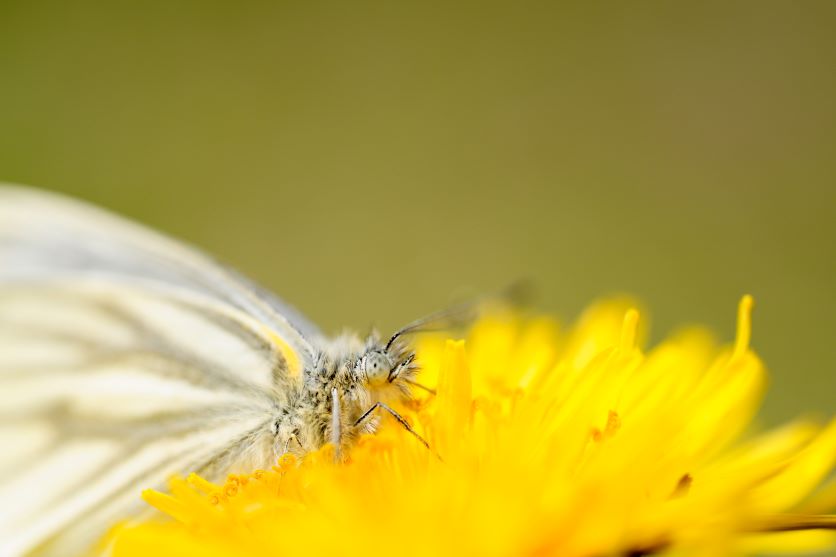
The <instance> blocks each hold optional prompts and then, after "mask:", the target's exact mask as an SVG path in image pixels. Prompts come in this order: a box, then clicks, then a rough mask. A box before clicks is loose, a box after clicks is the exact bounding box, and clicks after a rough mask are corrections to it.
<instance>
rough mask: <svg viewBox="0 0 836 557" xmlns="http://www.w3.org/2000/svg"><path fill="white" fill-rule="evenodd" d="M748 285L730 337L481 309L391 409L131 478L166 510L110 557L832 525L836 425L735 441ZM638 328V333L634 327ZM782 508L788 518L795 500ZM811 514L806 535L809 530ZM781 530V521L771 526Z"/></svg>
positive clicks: (633, 545)
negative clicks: (360, 424) (300, 453)
mask: <svg viewBox="0 0 836 557" xmlns="http://www.w3.org/2000/svg"><path fill="white" fill-rule="evenodd" d="M751 307H752V301H751V298H749V297H745V298H744V299H743V300H742V302H741V304H740V310H739V316H738V331H737V338H736V341H735V343H734V344H733V346H731V347H728V348H723V347H718V346H717V344H716V343H715V341H714V340H713V339H712V337H711V335H710V334H709V333H708V332H706V331H705V330H701V329H692V330H687V331H683V332H681V333H680V334H677V335H675V336H673V337H671V338H669V339H667V340H666V341H664V342H663V343H661V344H660V345H659V346H656V347H655V348H653V349H651V350H649V351H648V352H646V353H644V352H642V351H641V350H640V349H639V348H638V347H637V338H636V337H637V335H638V330H639V327H638V326H639V315H638V313H637V312H636V311H635V310H632V309H629V306H627V305H626V304H625V303H623V302H618V301H609V302H605V303H601V304H599V305H596V306H594V307H592V308H590V309H589V310H587V312H586V313H585V314H584V315H583V316H582V317H581V318H580V320H579V321H578V322H577V323H576V324H575V325H574V326H573V327H572V328H570V329H569V330H568V331H566V332H560V331H559V330H558V327H557V325H556V324H555V323H554V322H552V321H551V320H550V319H547V318H536V319H524V318H522V317H520V316H518V315H510V314H493V315H492V316H490V317H486V318H483V319H482V320H480V321H479V322H478V323H476V324H475V326H474V327H473V328H472V330H471V331H470V333H469V335H468V337H467V339H466V341H449V340H448V341H444V340H443V339H438V338H427V339H425V340H423V341H421V342H420V345H419V347H418V354H419V358H420V361H421V364H422V367H423V368H424V371H423V375H422V381H424V382H426V383H429V384H430V385H432V386H435V387H436V388H437V394H436V395H435V396H432V395H423V396H421V397H420V398H419V399H418V400H417V401H413V403H411V404H407V403H405V404H404V407H403V408H402V409H401V410H402V411H403V412H404V414H405V415H407V416H408V418H409V420H410V421H411V422H412V424H413V425H414V427H415V428H416V430H417V431H418V432H420V434H421V435H422V436H424V437H425V438H426V439H427V440H428V441H429V442H430V446H431V450H430V451H428V450H427V449H426V448H425V447H424V446H423V445H421V444H420V443H419V442H417V441H416V439H415V438H414V437H412V436H411V435H409V434H407V433H406V432H405V431H404V430H403V429H402V428H401V427H400V426H399V425H398V424H397V423H396V422H395V421H394V420H392V421H391V422H387V423H386V424H385V426H384V427H383V428H382V430H381V431H380V432H379V433H378V434H376V435H372V436H367V437H364V438H362V439H360V440H359V442H358V444H357V445H356V446H355V447H354V448H353V449H352V451H351V453H350V455H349V456H348V460H347V461H346V462H342V463H335V462H334V451H333V449H332V447H329V446H326V447H324V448H323V449H321V450H320V451H318V452H315V453H312V454H309V455H307V456H306V457H305V458H304V459H303V460H302V461H301V462H297V461H296V460H295V459H294V458H293V457H291V456H289V455H288V456H285V457H283V458H282V459H281V460H280V461H279V462H278V464H277V465H276V466H275V467H273V469H271V470H259V471H255V472H254V473H252V474H250V475H247V476H231V477H230V478H229V479H228V480H227V481H226V484H225V485H223V486H220V485H214V484H210V483H208V482H206V481H204V480H203V479H201V478H199V477H197V476H194V475H192V476H190V477H188V478H186V479H182V478H179V479H173V480H172V481H171V494H170V495H168V494H163V493H158V492H154V491H148V492H145V493H144V498H145V499H146V501H148V502H149V503H150V504H151V505H153V506H154V507H156V508H157V509H159V510H161V511H163V513H164V514H165V515H168V516H169V517H170V519H169V520H161V519H156V520H153V521H149V522H144V523H138V524H125V525H122V526H120V527H118V528H117V529H115V531H114V532H113V533H112V535H111V541H112V543H113V546H112V549H113V552H114V554H115V555H116V556H117V557H130V556H139V555H142V556H145V555H154V556H155V557H164V556H168V555H207V556H218V557H230V556H239V555H240V556H244V555H247V556H251V555H348V556H353V555H357V556H361V555H362V556H364V557H370V556H382V555H398V556H399V557H403V556H409V555H416V556H428V555H497V556H499V555H561V556H576V555H577V556H598V555H600V556H604V555H640V554H649V553H657V552H658V553H661V552H674V553H676V554H689V555H691V554H703V555H722V554H730V553H740V552H746V551H759V550H761V549H762V548H763V547H764V546H763V545H762V544H763V543H764V536H768V537H767V538H766V541H765V543H767V544H768V545H767V547H771V548H775V549H782V548H783V549H790V550H792V549H799V548H803V547H806V546H815V547H820V546H821V545H823V544H827V543H830V542H832V541H834V540H832V539H831V538H830V535H831V534H832V532H829V531H827V528H833V526H834V525H833V521H832V519H831V518H828V517H826V516H822V515H820V514H816V513H821V512H825V511H828V510H831V508H832V506H833V503H834V502H835V501H836V493H834V491H836V489H834V488H833V487H832V486H831V487H830V488H828V489H825V490H823V491H822V495H821V496H820V497H819V498H818V499H816V498H815V497H813V498H811V497H810V493H811V492H812V491H813V490H814V489H815V488H816V487H817V486H818V484H819V483H820V482H821V481H822V480H823V479H824V478H825V477H826V476H827V474H828V473H829V472H830V471H831V470H832V469H833V465H834V460H836V421H834V422H831V423H830V424H829V425H827V426H825V427H820V426H818V425H816V424H814V423H812V422H809V421H799V422H796V423H793V424H789V425H787V426H785V427H783V428H781V429H778V430H776V431H772V432H769V433H766V434H762V435H759V436H753V437H749V438H746V439H743V440H741V439H740V435H741V433H742V432H743V431H744V429H745V428H746V427H747V425H748V424H749V422H750V420H751V419H752V417H753V414H754V412H755V411H756V409H757V407H758V404H759V401H760V398H761V394H762V391H763V387H764V369H763V366H762V364H761V361H760V360H759V359H758V357H757V356H756V355H755V354H753V353H752V351H751V350H750V349H749V337H750V331H751V325H750V315H751ZM638 336H640V335H638ZM790 513H792V514H790ZM811 528H813V529H817V530H815V531H806V530H810V529H811ZM781 531H788V532H787V533H779V532H781Z"/></svg>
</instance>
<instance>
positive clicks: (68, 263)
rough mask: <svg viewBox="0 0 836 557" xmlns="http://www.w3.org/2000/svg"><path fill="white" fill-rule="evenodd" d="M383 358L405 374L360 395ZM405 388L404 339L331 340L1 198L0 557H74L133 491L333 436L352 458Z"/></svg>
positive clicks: (177, 266) (200, 261)
mask: <svg viewBox="0 0 836 557" xmlns="http://www.w3.org/2000/svg"><path fill="white" fill-rule="evenodd" d="M381 358H382V360H380V359H381ZM378 360H380V361H381V362H383V363H384V364H386V365H392V366H396V365H397V364H399V363H404V362H406V364H405V365H403V366H402V367H400V368H397V369H398V374H397V377H395V378H394V379H395V380H394V381H383V382H378V383H377V385H378V387H379V388H374V389H372V388H369V382H370V381H371V380H372V379H374V378H375V377H376V376H374V375H372V374H371V373H372V371H371V365H372V364H371V362H372V361H374V362H375V365H376V364H377V361H378ZM367 364H368V366H369V369H368V370H367V369H366V368H365V367H364V366H366V365H367ZM393 369H395V367H393ZM414 372H415V365H414V364H413V363H412V358H411V351H410V350H409V347H408V345H407V344H406V343H405V342H403V341H402V340H401V339H396V340H395V341H394V342H392V343H390V345H387V344H386V343H384V342H382V341H381V340H380V339H378V338H377V337H376V336H372V337H370V338H369V339H366V340H365V341H363V340H361V339H359V338H357V337H355V336H352V335H344V336H342V337H339V338H337V339H333V340H329V339H326V337H325V336H324V335H322V333H321V332H320V331H319V329H318V328H317V327H316V326H315V325H313V324H311V323H310V322H308V321H307V320H305V319H304V318H303V317H302V316H301V315H300V314H299V313H298V312H297V311H296V310H294V309H293V308H291V307H290V306H288V305H287V304H285V303H284V302H282V301H281V300H279V299H278V298H276V297H275V296H273V295H272V294H269V293H268V292H267V291H266V290H264V289H262V288H260V287H258V286H256V285H255V284H254V283H252V282H251V281H249V280H248V279H246V278H244V277H242V276H241V275H239V274H238V273H236V272H234V271H232V270H230V269H229V268H227V267H225V266H223V265H221V264H219V263H217V262H216V261H214V260H213V259H211V258H210V257H208V256H206V255H203V254H202V253H200V252H199V251H198V250H196V249H194V248H191V247H189V246H186V245H184V244H181V243H179V242H176V241H174V240H171V239H169V238H167V237H165V236H163V235H161V234H159V233H156V232H154V231H151V230H149V229H146V228H144V227H142V226H140V225H137V224H134V223H132V222H129V221H127V220H124V219H121V218H119V217H116V216H114V215H111V214H109V213H107V212H105V211H103V210H101V209H97V208H94V207H92V206H90V205H87V204H84V203H81V202H78V201H75V200H71V199H69V198H66V197H63V196H59V195H57V194H51V193H46V192H43V191H39V190H34V189H30V188H24V187H18V186H0V443H2V446H3V447H5V448H6V450H5V451H4V454H3V455H2V456H0V555H23V554H35V553H37V554H43V555H67V554H72V553H79V552H81V551H83V550H84V549H85V548H86V547H87V546H89V544H90V543H92V542H95V541H96V539H97V538H99V537H100V536H101V535H102V534H103V533H104V531H105V530H106V528H107V527H108V526H109V525H111V524H112V522H113V521H114V520H115V519H118V518H122V517H125V516H129V515H131V513H134V512H139V510H140V509H141V508H142V504H141V502H140V499H139V492H140V490H141V489H143V488H148V487H162V486H163V485H164V482H165V481H166V479H167V478H168V477H170V476H171V475H173V474H177V473H186V472H190V471H196V472H199V473H201V474H203V475H205V476H206V477H208V478H210V479H216V480H217V479H220V478H222V477H223V476H224V475H226V474H227V473H230V472H235V471H245V470H252V469H254V468H257V467H265V466H269V465H271V464H273V463H274V462H275V460H276V458H277V457H278V456H279V455H281V454H282V453H284V452H285V451H291V452H296V453H304V452H307V451H310V450H312V449H315V448H317V447H319V446H321V445H322V444H323V443H325V442H328V441H330V440H331V439H332V437H334V434H333V433H334V432H333V430H334V425H335V424H337V425H338V426H339V428H338V429H339V434H338V435H337V436H336V439H337V440H338V441H339V444H340V445H341V447H345V448H347V447H348V446H350V444H351V443H352V441H353V440H354V438H356V436H357V435H358V434H359V433H361V432H371V431H373V430H374V428H375V427H376V425H377V420H378V418H377V417H375V416H372V417H370V419H367V420H365V421H363V422H362V423H359V424H356V425H355V422H356V421H357V420H358V419H359V418H360V417H361V415H362V414H363V413H364V412H365V411H366V410H368V409H369V408H370V407H371V406H372V405H373V404H374V403H375V402H378V401H380V400H384V399H386V398H387V397H391V396H396V395H404V394H408V389H407V382H408V381H409V380H410V379H411V376H412V374H413V373H414ZM378 379H379V377H378ZM390 379H392V378H391V377H390ZM332 393H335V394H336V398H335V397H334V396H333V395H332ZM335 402H337V406H335ZM335 408H336V409H338V411H337V410H336V409H335ZM334 419H336V420H337V421H336V422H333V421H332V420H334Z"/></svg>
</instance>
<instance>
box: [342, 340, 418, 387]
mask: <svg viewBox="0 0 836 557" xmlns="http://www.w3.org/2000/svg"><path fill="white" fill-rule="evenodd" d="M417 370H418V367H417V365H416V364H415V352H413V351H412V349H411V348H410V347H409V345H408V344H407V343H406V342H404V341H402V340H400V339H396V340H395V341H394V342H389V343H387V344H385V345H384V344H382V343H381V342H379V341H374V340H372V341H370V342H369V343H368V344H367V346H366V349H365V351H364V352H363V354H362V355H361V356H360V358H359V359H358V360H357V363H356V364H355V367H354V373H355V376H356V377H357V379H359V380H360V382H361V383H363V384H364V385H366V386H367V387H368V388H369V389H387V388H389V387H396V388H399V389H401V390H406V384H407V383H408V381H409V380H410V379H411V377H412V376H413V375H414V374H415V373H416V372H417Z"/></svg>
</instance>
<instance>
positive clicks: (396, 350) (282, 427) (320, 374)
mask: <svg viewBox="0 0 836 557" xmlns="http://www.w3.org/2000/svg"><path fill="white" fill-rule="evenodd" d="M416 370H417V366H416V364H415V361H414V353H413V352H412V351H411V350H410V349H409V348H408V345H407V344H406V343H403V342H396V343H393V344H392V345H391V346H389V347H388V348H387V347H386V345H384V344H383V343H381V341H380V339H379V337H378V336H377V335H371V336H370V337H369V338H368V339H367V340H366V341H365V342H361V340H360V338H359V337H356V336H354V335H348V334H347V335H343V336H342V337H340V338H338V339H335V340H333V341H330V342H329V343H328V344H327V345H326V348H325V349H324V350H322V351H320V352H318V353H317V354H316V357H315V358H314V361H313V363H312V365H311V366H310V367H309V368H306V369H305V370H304V372H303V377H302V381H301V383H300V384H299V388H298V389H297V390H296V391H294V392H293V393H292V394H291V396H290V401H289V404H288V405H287V406H286V407H284V408H282V409H281V410H280V412H279V415H278V416H277V417H276V419H275V421H274V422H273V424H272V429H273V431H274V432H275V453H276V454H277V455H279V456H280V455H282V454H283V453H285V452H292V453H295V454H304V453H307V452H310V451H313V450H316V449H318V448H320V447H321V446H322V445H324V444H325V443H334V444H335V445H336V446H337V448H338V449H339V450H345V449H347V448H349V447H350V445H351V443H353V441H354V440H355V439H356V438H357V436H358V435H360V434H361V433H372V432H374V430H375V428H376V426H377V424H378V422H379V419H378V417H377V416H369V417H368V418H367V419H365V420H362V421H361V422H360V423H358V420H360V418H361V417H362V416H363V415H364V414H365V413H366V412H367V411H368V410H369V409H370V408H372V406H373V405H374V404H376V403H378V402H385V401H387V400H388V401H391V400H393V399H395V398H396V397H409V395H410V391H409V385H408V383H407V381H409V380H410V379H411V378H412V376H413V375H414V374H415V372H416ZM384 373H385V376H383V375H384ZM381 376H382V377H381ZM335 396H336V400H337V402H336V404H335ZM335 425H336V427H335Z"/></svg>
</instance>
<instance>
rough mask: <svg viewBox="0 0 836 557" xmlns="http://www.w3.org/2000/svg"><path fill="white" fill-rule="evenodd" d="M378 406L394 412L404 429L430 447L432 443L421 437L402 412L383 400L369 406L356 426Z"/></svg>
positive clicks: (358, 419) (355, 423)
mask: <svg viewBox="0 0 836 557" xmlns="http://www.w3.org/2000/svg"><path fill="white" fill-rule="evenodd" d="M378 408H383V409H384V410H386V411H387V412H389V413H390V414H392V417H394V418H395V419H396V420H398V422H399V423H400V424H401V425H402V426H403V427H404V429H406V430H407V431H408V432H409V433H411V434H412V435H414V436H415V438H416V439H418V440H419V441H420V442H421V443H423V445H424V446H425V447H427V448H428V449H429V448H430V444H429V443H427V441H426V439H424V438H423V437H421V436H420V435H419V434H418V432H417V431H415V430H414V429H412V426H411V425H409V422H407V421H406V419H405V418H404V417H403V416H401V415H400V414H398V413H397V412H395V411H394V410H393V409H392V408H391V407H390V406H389V405H388V404H385V403H383V402H375V403H374V405H373V406H372V407H371V408H369V409H368V410H366V411H365V412H364V413H363V415H362V416H360V417H359V418H357V421H356V422H354V425H355V427H356V426H358V425H360V424H361V423H363V421H364V420H366V419H367V418H368V417H369V416H371V415H372V413H373V412H374V411H375V410H377V409H378Z"/></svg>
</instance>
